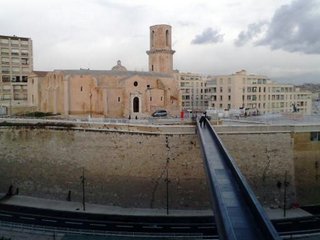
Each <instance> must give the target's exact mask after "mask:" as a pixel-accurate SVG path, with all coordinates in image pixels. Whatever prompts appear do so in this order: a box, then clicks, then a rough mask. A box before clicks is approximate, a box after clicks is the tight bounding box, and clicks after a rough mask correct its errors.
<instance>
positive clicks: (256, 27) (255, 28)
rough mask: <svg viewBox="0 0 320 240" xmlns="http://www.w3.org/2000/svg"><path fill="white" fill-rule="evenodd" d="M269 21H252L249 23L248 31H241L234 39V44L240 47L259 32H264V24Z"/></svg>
mask: <svg viewBox="0 0 320 240" xmlns="http://www.w3.org/2000/svg"><path fill="white" fill-rule="evenodd" d="M267 24H268V23H267V22H266V21H262V22H258V23H252V24H249V25H248V29H247V30H246V31H242V32H240V33H239V35H238V38H237V39H236V40H235V41H234V44H235V45H236V46H238V47H241V46H243V45H244V44H246V43H247V42H249V41H250V40H252V39H253V38H254V37H256V36H257V35H258V34H260V33H261V32H262V29H263V27H264V26H266V25H267Z"/></svg>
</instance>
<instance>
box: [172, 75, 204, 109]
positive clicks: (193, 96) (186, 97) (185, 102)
mask: <svg viewBox="0 0 320 240" xmlns="http://www.w3.org/2000/svg"><path fill="white" fill-rule="evenodd" d="M178 78H179V85H180V92H181V104H182V110H190V111H192V110H194V111H202V110H204V109H207V108H208V106H209V105H208V98H207V95H206V94H205V91H206V84H207V81H206V79H207V78H206V77H205V76H203V75H201V74H194V73H178Z"/></svg>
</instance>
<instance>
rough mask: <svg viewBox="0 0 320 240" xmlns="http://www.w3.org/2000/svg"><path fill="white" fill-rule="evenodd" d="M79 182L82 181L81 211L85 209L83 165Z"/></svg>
mask: <svg viewBox="0 0 320 240" xmlns="http://www.w3.org/2000/svg"><path fill="white" fill-rule="evenodd" d="M80 179H81V183H82V206H83V211H86V197H85V196H86V195H85V188H84V185H85V181H86V178H85V177H84V167H83V168H82V176H81V177H80Z"/></svg>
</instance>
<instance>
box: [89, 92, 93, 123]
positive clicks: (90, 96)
mask: <svg viewBox="0 0 320 240" xmlns="http://www.w3.org/2000/svg"><path fill="white" fill-rule="evenodd" d="M89 98H90V109H89V116H90V119H91V117H92V114H91V111H92V104H91V99H92V92H91V91H90V95H89Z"/></svg>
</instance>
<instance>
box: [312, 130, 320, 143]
mask: <svg viewBox="0 0 320 240" xmlns="http://www.w3.org/2000/svg"><path fill="white" fill-rule="evenodd" d="M310 141H312V142H315V141H320V132H311V133H310Z"/></svg>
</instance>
